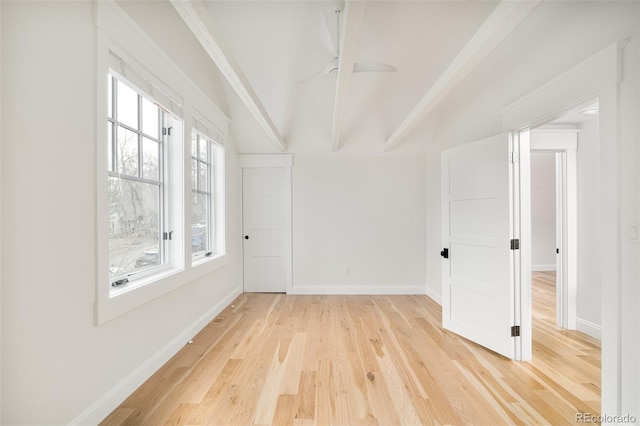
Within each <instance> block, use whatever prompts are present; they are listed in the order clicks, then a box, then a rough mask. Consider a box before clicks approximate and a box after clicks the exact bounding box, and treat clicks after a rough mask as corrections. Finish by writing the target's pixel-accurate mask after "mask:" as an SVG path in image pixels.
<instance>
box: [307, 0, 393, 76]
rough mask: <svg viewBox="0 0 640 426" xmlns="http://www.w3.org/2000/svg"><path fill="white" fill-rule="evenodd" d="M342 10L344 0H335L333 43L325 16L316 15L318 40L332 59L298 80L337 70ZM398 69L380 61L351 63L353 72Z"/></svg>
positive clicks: (329, 73)
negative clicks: (334, 36) (334, 35)
mask: <svg viewBox="0 0 640 426" xmlns="http://www.w3.org/2000/svg"><path fill="white" fill-rule="evenodd" d="M343 10H344V1H340V0H337V1H335V2H334V7H333V13H334V15H335V18H336V43H335V44H334V42H333V38H332V37H331V31H330V30H329V23H328V22H327V19H326V16H325V15H324V14H321V15H319V16H318V18H319V21H320V22H319V28H320V29H319V33H320V42H321V43H322V45H323V46H324V48H325V49H326V50H327V52H329V54H330V55H331V56H333V59H331V60H330V61H329V62H328V63H327V65H325V67H324V68H322V69H321V70H320V71H318V72H316V73H315V74H313V75H311V76H309V77H307V78H305V79H303V80H300V81H299V83H300V82H304V81H307V80H310V79H312V78H315V77H318V76H321V75H332V74H334V73H335V72H336V71H338V64H339V63H340V50H339V46H340V14H341V13H342V11H343ZM397 71H398V69H397V68H396V67H394V66H393V65H389V64H385V63H381V62H356V63H354V64H353V72H397Z"/></svg>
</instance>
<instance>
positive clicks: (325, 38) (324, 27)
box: [318, 13, 338, 57]
mask: <svg viewBox="0 0 640 426" xmlns="http://www.w3.org/2000/svg"><path fill="white" fill-rule="evenodd" d="M318 36H319V37H320V43H321V44H322V45H323V46H324V48H325V49H326V50H327V52H328V53H329V54H330V55H331V56H332V57H337V56H338V49H337V48H336V45H335V44H334V42H333V38H332V37H331V32H330V31H329V22H328V21H327V16H326V15H325V14H324V13H321V14H320V15H318Z"/></svg>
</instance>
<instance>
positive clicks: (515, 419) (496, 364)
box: [103, 273, 600, 425]
mask: <svg viewBox="0 0 640 426" xmlns="http://www.w3.org/2000/svg"><path fill="white" fill-rule="evenodd" d="M553 280H554V278H553V277H552V276H549V275H545V274H539V273H538V274H536V275H534V280H533V282H534V286H533V295H534V309H533V312H534V359H533V361H532V362H512V361H510V360H507V359H505V358H503V357H501V356H499V355H496V354H494V353H493V352H490V351H487V350H486V349H483V348H481V347H479V346H477V345H475V344H474V343H472V342H469V341H467V340H465V339H463V338H460V337H458V336H456V335H454V334H452V333H450V332H447V331H444V330H443V329H442V328H441V318H440V316H441V311H440V307H439V306H438V305H437V304H436V303H435V302H433V301H432V300H431V299H429V298H428V297H426V296H286V295H282V294H243V295H241V296H239V297H238V298H237V299H236V300H235V301H234V303H233V304H232V305H231V306H229V307H227V308H226V309H225V310H224V311H223V312H222V313H221V314H220V315H219V316H218V317H217V318H216V319H215V320H214V321H212V322H211V323H210V324H209V325H208V326H207V327H205V328H204V329H203V330H202V331H201V332H200V333H199V334H198V335H197V336H196V337H195V338H194V339H193V344H189V345H186V346H185V347H184V348H183V349H182V350H181V351H180V352H179V353H178V354H177V355H176V356H175V357H173V358H172V359H171V360H170V361H169V362H168V363H167V364H166V365H165V366H164V367H162V368H161V369H160V370H159V371H158V372H157V373H156V374H155V375H154V376H152V377H151V378H150V379H149V380H148V381H147V382H146V383H145V384H144V385H143V386H141V387H140V388H139V389H138V390H137V391H136V392H135V393H134V394H132V395H131V396H130V397H129V398H128V399H127V400H126V401H124V402H123V403H122V405H121V406H120V407H118V408H117V409H116V410H115V411H113V413H111V414H110V415H109V416H108V417H107V418H106V419H105V420H104V422H103V424H147V425H158V424H180V425H199V424H220V425H249V424H256V425H268V424H276V425H330V424H341V425H356V424H371V425H375V424H379V425H405V424H407V425H418V424H456V425H458V424H474V425H481V424H486V425H495V424H572V423H575V415H576V413H577V412H586V413H591V414H593V415H598V414H599V412H600V348H599V343H598V342H597V341H596V340H594V339H592V338H590V337H588V336H586V335H584V334H581V333H578V332H569V331H563V330H560V329H558V328H557V327H556V326H555V319H554V318H555V308H554V306H553V305H554V304H555V296H554V294H555V293H554V285H553Z"/></svg>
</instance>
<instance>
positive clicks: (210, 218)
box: [191, 129, 224, 261]
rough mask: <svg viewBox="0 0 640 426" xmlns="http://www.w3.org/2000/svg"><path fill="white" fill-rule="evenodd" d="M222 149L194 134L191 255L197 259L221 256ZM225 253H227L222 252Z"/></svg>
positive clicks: (192, 152)
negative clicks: (219, 254) (219, 192)
mask: <svg viewBox="0 0 640 426" xmlns="http://www.w3.org/2000/svg"><path fill="white" fill-rule="evenodd" d="M221 150H222V148H221V147H220V146H219V145H217V144H216V143H215V142H214V141H213V140H212V139H211V138H210V137H207V136H204V135H203V134H202V133H200V132H198V131H196V130H195V129H194V130H193V131H192V133H191V253H192V257H193V260H194V261H195V260H198V259H201V258H203V257H208V256H212V255H214V254H218V252H220V251H221V250H219V249H220V247H217V245H218V244H219V242H218V244H216V242H217V241H219V240H220V238H217V233H218V231H219V230H218V229H217V226H216V224H217V223H220V221H219V220H218V217H217V215H216V212H217V211H218V210H219V207H220V206H218V204H219V203H221V199H220V197H219V196H218V195H219V194H217V192H216V189H217V188H218V187H220V185H219V182H217V176H219V173H218V168H219V167H220V162H221V160H222V152H221ZM222 251H224V250H222Z"/></svg>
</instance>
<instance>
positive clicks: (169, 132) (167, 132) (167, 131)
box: [162, 127, 172, 136]
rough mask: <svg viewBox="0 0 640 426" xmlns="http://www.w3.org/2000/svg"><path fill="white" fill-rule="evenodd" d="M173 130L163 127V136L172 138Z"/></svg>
mask: <svg viewBox="0 0 640 426" xmlns="http://www.w3.org/2000/svg"><path fill="white" fill-rule="evenodd" d="M171 129H172V127H163V128H162V135H163V136H167V135H168V136H171Z"/></svg>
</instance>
